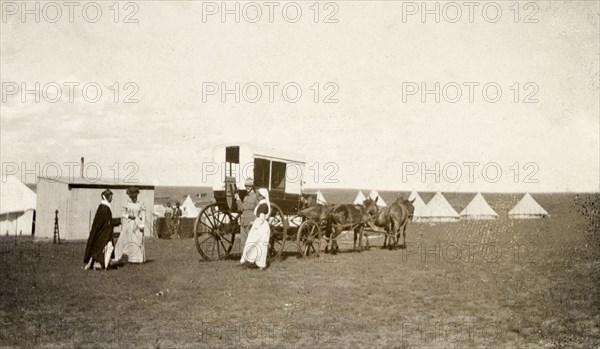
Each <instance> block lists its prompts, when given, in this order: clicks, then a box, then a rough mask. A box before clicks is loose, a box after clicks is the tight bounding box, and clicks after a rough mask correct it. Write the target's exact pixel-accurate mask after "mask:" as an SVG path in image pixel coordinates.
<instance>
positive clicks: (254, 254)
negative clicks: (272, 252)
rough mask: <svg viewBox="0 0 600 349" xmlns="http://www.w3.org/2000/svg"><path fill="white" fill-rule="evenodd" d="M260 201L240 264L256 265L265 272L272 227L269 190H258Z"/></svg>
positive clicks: (255, 210)
mask: <svg viewBox="0 0 600 349" xmlns="http://www.w3.org/2000/svg"><path fill="white" fill-rule="evenodd" d="M258 199H259V202H258V205H257V206H256V208H255V209H254V216H255V217H256V218H255V219H254V222H253V223H252V228H250V232H249V233H248V238H247V239H246V244H245V245H244V252H243V253H242V258H241V259H240V263H242V264H244V263H246V262H249V263H255V264H256V265H257V266H258V267H259V268H260V269H261V270H265V268H266V267H267V254H268V252H269V239H270V238H271V227H270V226H269V220H268V218H269V216H270V215H271V202H270V201H269V192H268V191H267V189H265V188H260V189H258Z"/></svg>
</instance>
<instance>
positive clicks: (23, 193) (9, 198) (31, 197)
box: [0, 176, 37, 214]
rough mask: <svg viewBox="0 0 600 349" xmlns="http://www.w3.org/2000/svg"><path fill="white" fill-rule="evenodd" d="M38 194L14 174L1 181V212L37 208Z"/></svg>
mask: <svg viewBox="0 0 600 349" xmlns="http://www.w3.org/2000/svg"><path fill="white" fill-rule="evenodd" d="M36 201H37V200H36V195H35V193H34V192H33V191H32V190H31V189H29V188H28V187H27V186H26V185H25V184H23V182H21V181H20V180H18V179H17V178H15V177H14V176H7V177H6V179H5V180H2V181H1V183H0V214H3V213H8V212H25V211H27V210H35V205H36Z"/></svg>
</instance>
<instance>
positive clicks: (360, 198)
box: [352, 191, 367, 205]
mask: <svg viewBox="0 0 600 349" xmlns="http://www.w3.org/2000/svg"><path fill="white" fill-rule="evenodd" d="M366 199H367V198H366V197H365V194H363V192H362V191H359V192H358V194H356V198H355V199H354V202H353V203H352V204H353V205H362V204H363V202H364V201H365V200H366Z"/></svg>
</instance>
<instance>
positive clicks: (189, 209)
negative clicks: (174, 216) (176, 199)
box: [181, 195, 200, 218]
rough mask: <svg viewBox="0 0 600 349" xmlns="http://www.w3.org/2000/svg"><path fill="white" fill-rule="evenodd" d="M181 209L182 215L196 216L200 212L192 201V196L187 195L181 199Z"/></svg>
mask: <svg viewBox="0 0 600 349" xmlns="http://www.w3.org/2000/svg"><path fill="white" fill-rule="evenodd" d="M181 209H182V210H183V216H184V217H191V218H196V217H198V215H199V214H200V211H198V208H197V207H196V205H194V202H193V201H192V198H191V197H190V196H189V195H188V196H187V197H186V198H185V200H183V204H181Z"/></svg>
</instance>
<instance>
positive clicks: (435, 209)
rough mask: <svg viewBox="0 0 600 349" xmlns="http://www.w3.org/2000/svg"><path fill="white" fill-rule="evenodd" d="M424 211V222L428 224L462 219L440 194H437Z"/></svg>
mask: <svg viewBox="0 0 600 349" xmlns="http://www.w3.org/2000/svg"><path fill="white" fill-rule="evenodd" d="M424 211H425V212H424V214H423V215H424V220H426V221H428V222H454V221H457V220H459V219H460V215H459V214H458V213H457V212H456V210H455V209H454V208H453V207H452V206H451V205H450V203H449V202H448V200H446V198H445V197H444V195H442V193H440V192H437V193H435V195H434V196H433V198H431V200H430V201H429V202H428V203H427V206H425V210H424Z"/></svg>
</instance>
